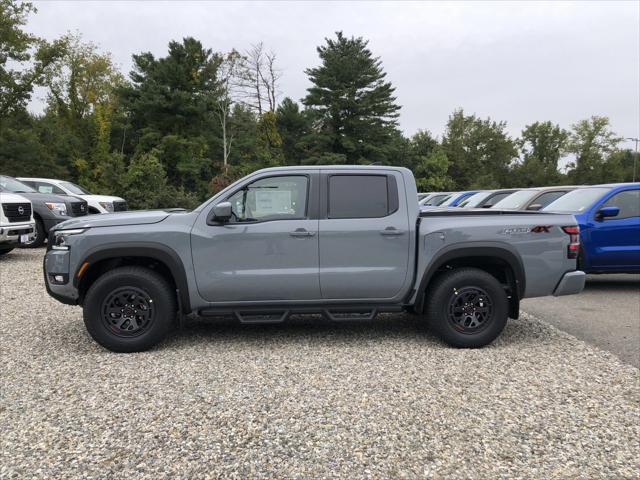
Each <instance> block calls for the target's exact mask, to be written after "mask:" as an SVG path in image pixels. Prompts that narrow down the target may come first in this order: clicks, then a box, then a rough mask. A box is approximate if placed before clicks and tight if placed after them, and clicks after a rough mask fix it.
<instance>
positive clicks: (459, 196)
mask: <svg viewBox="0 0 640 480" xmlns="http://www.w3.org/2000/svg"><path fill="white" fill-rule="evenodd" d="M476 193H478V190H471V191H467V192H454V193H452V194H451V195H450V196H449V198H447V199H445V200H444V201H443V202H441V203H440V205H438V206H439V207H446V208H450V207H457V206H458V205H459V204H460V202H462V201H464V200H465V199H466V198H469V197H470V196H471V195H474V194H476Z"/></svg>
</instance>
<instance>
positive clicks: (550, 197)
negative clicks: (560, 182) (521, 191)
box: [531, 191, 567, 208]
mask: <svg viewBox="0 0 640 480" xmlns="http://www.w3.org/2000/svg"><path fill="white" fill-rule="evenodd" d="M565 193H567V192H564V191H563V192H545V193H543V194H542V195H540V196H539V197H538V198H536V199H535V200H534V201H533V202H531V204H532V205H535V204H537V205H542V208H544V207H546V206H547V205H549V204H550V203H551V202H553V201H554V200H557V199H558V198H560V197H561V196H563V195H564V194H565Z"/></svg>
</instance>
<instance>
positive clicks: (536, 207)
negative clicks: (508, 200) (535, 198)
mask: <svg viewBox="0 0 640 480" xmlns="http://www.w3.org/2000/svg"><path fill="white" fill-rule="evenodd" d="M540 209H542V205H541V204H539V203H532V204H531V205H529V206H528V207H527V210H533V211H535V212H537V211H538V210H540Z"/></svg>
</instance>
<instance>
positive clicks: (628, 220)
mask: <svg viewBox="0 0 640 480" xmlns="http://www.w3.org/2000/svg"><path fill="white" fill-rule="evenodd" d="M604 207H618V208H619V209H620V213H618V215H617V216H615V217H609V218H603V219H598V218H594V219H593V220H592V222H591V223H592V225H593V227H592V229H591V232H590V233H591V241H592V243H593V245H594V247H595V248H594V251H593V253H592V257H591V265H592V266H593V267H596V268H602V269H607V270H617V269H620V270H624V269H627V268H631V267H633V268H638V267H640V190H623V191H622V192H618V193H616V194H615V195H613V196H612V197H610V198H609V199H608V200H606V201H605V202H604V203H603V204H602V205H600V206H599V207H597V208H596V209H595V211H594V215H595V214H596V213H597V211H598V210H600V209H601V208H604Z"/></svg>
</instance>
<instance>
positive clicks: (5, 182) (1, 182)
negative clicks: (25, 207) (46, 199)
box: [0, 175, 35, 193]
mask: <svg viewBox="0 0 640 480" xmlns="http://www.w3.org/2000/svg"><path fill="white" fill-rule="evenodd" d="M0 188H1V189H2V190H4V191H6V192H12V193H34V192H35V190H34V189H33V188H31V187H29V186H27V185H25V184H24V183H22V182H19V181H18V180H16V179H15V178H11V177H5V176H4V175H0Z"/></svg>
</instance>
